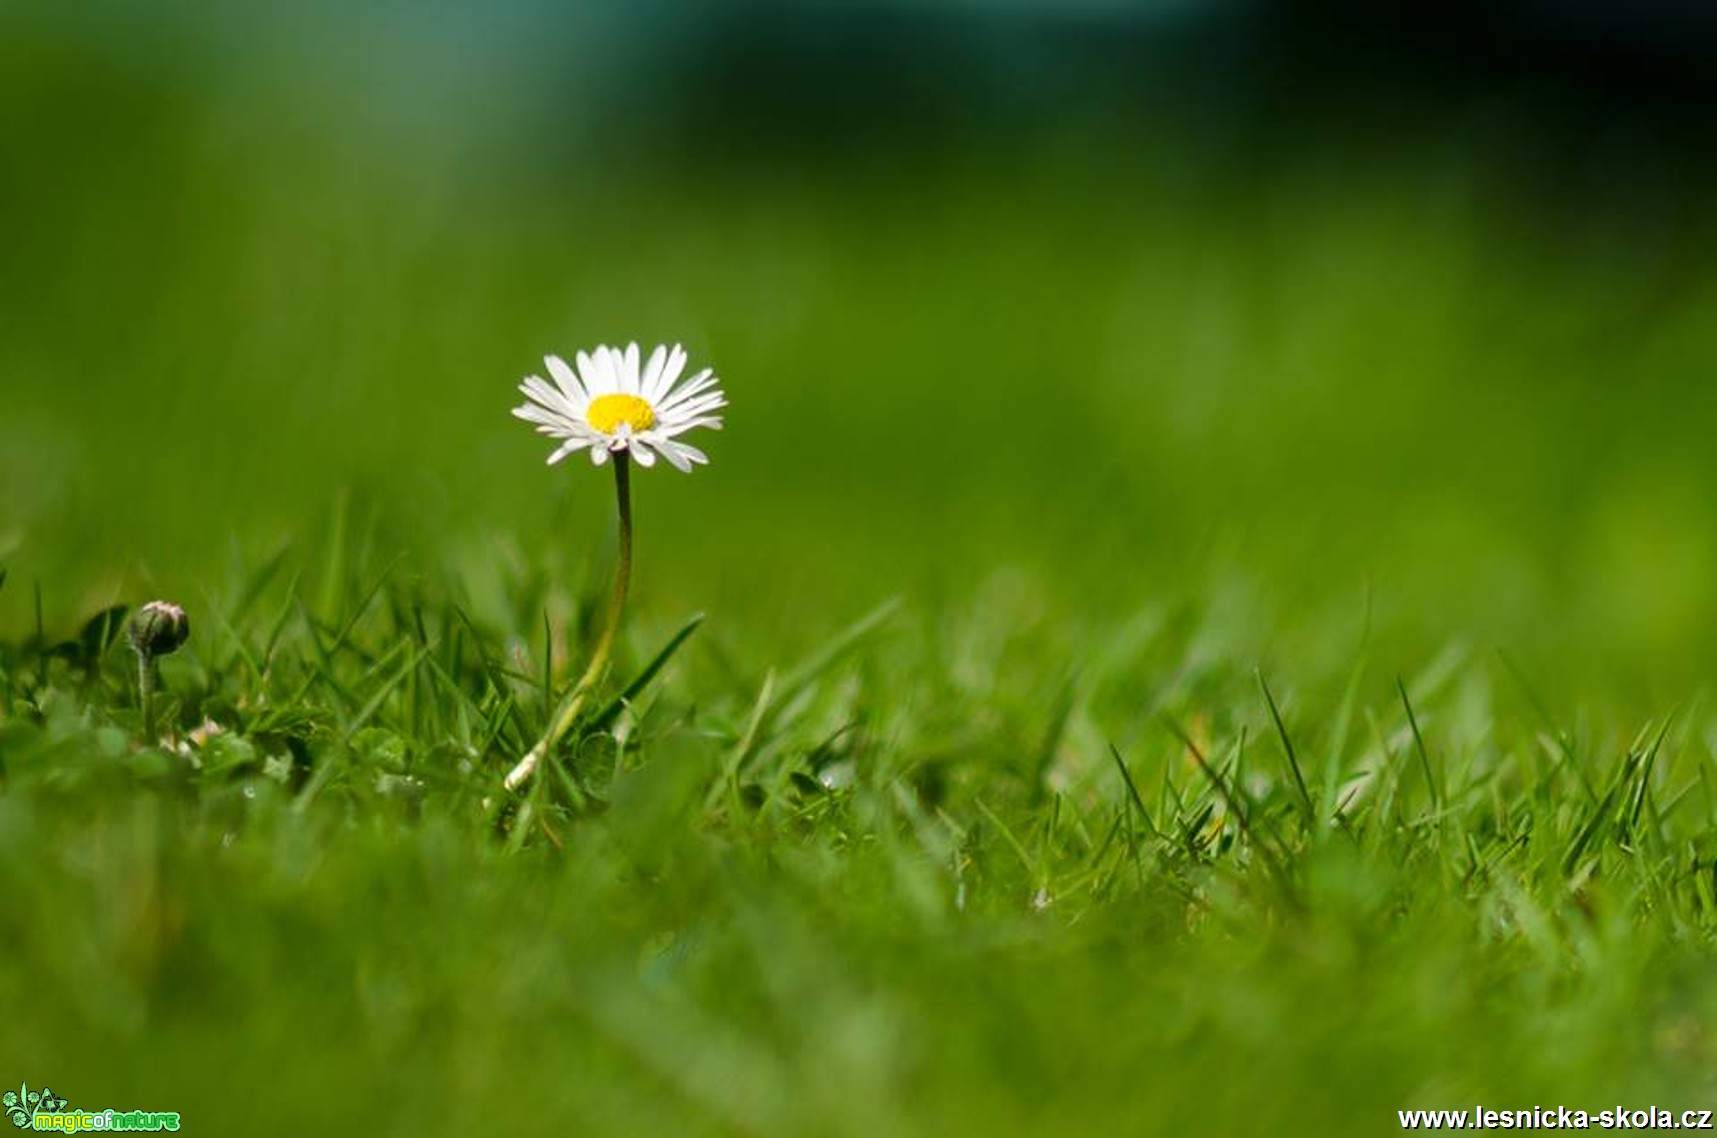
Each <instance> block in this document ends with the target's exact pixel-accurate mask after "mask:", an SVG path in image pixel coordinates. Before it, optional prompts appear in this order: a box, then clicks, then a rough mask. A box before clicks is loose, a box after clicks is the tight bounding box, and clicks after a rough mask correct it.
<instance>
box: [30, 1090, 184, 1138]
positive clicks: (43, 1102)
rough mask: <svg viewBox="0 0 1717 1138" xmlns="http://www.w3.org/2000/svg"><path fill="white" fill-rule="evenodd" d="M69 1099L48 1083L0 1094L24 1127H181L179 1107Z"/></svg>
mask: <svg viewBox="0 0 1717 1138" xmlns="http://www.w3.org/2000/svg"><path fill="white" fill-rule="evenodd" d="M67 1105H68V1104H67V1102H66V1100H65V1099H63V1098H61V1097H60V1096H58V1095H56V1094H55V1093H54V1092H53V1091H51V1090H49V1089H48V1088H47V1087H42V1088H41V1089H40V1090H34V1091H33V1090H31V1089H30V1086H29V1084H28V1083H23V1084H20V1085H19V1087H18V1089H17V1090H15V1091H7V1092H5V1093H4V1094H0V1108H4V1109H5V1111H6V1117H8V1118H10V1119H11V1120H12V1125H13V1126H16V1127H17V1128H18V1129H20V1130H46V1131H49V1132H54V1131H58V1132H59V1133H61V1134H81V1133H83V1132H84V1131H86V1130H119V1131H138V1130H142V1131H149V1130H177V1129H179V1112H178V1111H176V1110H167V1111H163V1110H68V1109H66V1107H67Z"/></svg>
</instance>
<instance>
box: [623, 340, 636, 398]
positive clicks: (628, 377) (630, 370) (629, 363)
mask: <svg viewBox="0 0 1717 1138" xmlns="http://www.w3.org/2000/svg"><path fill="white" fill-rule="evenodd" d="M620 390H621V391H624V392H625V393H626V394H628V395H636V394H638V343H637V341H633V342H632V343H630V344H627V345H626V352H625V354H624V355H622V356H621V357H620Z"/></svg>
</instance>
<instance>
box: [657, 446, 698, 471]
mask: <svg viewBox="0 0 1717 1138" xmlns="http://www.w3.org/2000/svg"><path fill="white" fill-rule="evenodd" d="M656 449H657V450H659V451H661V452H662V457H663V458H665V459H667V460H668V461H669V462H671V463H673V464H674V469H675V470H679V471H683V472H684V473H686V474H690V473H691V472H692V462H691V459H689V458H687V457H686V455H685V452H684V451H683V450H681V449H680V444H679V443H676V442H672V441H670V440H668V439H663V440H661V441H659V442H657V443H656Z"/></svg>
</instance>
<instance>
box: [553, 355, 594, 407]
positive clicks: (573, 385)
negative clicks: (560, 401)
mask: <svg viewBox="0 0 1717 1138" xmlns="http://www.w3.org/2000/svg"><path fill="white" fill-rule="evenodd" d="M543 365H544V366H545V367H547V368H548V373H549V374H550V375H552V376H554V382H555V384H556V386H558V387H559V388H560V390H561V392H562V394H564V395H565V396H566V397H567V398H568V399H570V400H574V401H584V400H588V399H589V398H590V396H589V395H588V394H587V393H586V392H585V390H584V385H583V384H582V383H580V382H578V375H577V374H576V373H575V372H574V371H573V370H572V368H570V367H569V366H567V362H566V361H565V360H563V359H561V358H560V357H559V356H544V357H543Z"/></svg>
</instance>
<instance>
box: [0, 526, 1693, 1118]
mask: <svg viewBox="0 0 1717 1138" xmlns="http://www.w3.org/2000/svg"><path fill="white" fill-rule="evenodd" d="M335 544H338V543H335ZM301 568H302V567H301V566H297V565H295V564H294V561H293V557H292V555H291V554H290V553H289V552H283V553H282V554H280V555H279V556H278V557H276V558H273V559H270V560H267V561H264V562H261V563H259V564H258V565H256V566H253V567H251V568H250V569H249V570H248V571H247V572H246V573H244V574H240V575H235V576H234V577H233V578H232V579H231V580H230V581H229V582H228V587H227V588H226V589H224V590H216V591H214V592H213V593H212V595H211V596H210V597H209V598H208V600H207V602H206V603H205V604H203V605H201V606H195V607H193V609H192V620H193V622H194V635H193V638H192V640H191V642H190V644H189V645H188V646H187V647H186V649H185V650H184V651H183V652H181V653H180V654H178V655H175V656H173V657H170V658H168V659H167V660H165V661H164V667H163V673H164V675H163V680H164V688H165V708H166V712H167V714H166V716H165V718H166V719H167V720H168V721H170V723H171V724H172V727H171V730H170V732H169V735H168V737H167V739H166V741H165V742H164V743H163V744H162V745H159V746H150V745H148V744H147V741H146V740H144V739H142V738H141V737H140V726H141V725H140V720H139V713H138V709H137V707H136V696H135V691H134V665H133V661H132V659H131V657H130V654H129V651H128V650H127V648H126V645H125V643H124V639H123V637H122V636H119V637H115V636H114V635H113V633H114V631H115V628H116V626H115V625H114V624H113V622H112V620H111V619H101V618H98V619H96V620H94V621H92V622H91V623H90V624H89V625H88V626H87V627H86V628H85V629H84V630H83V631H82V633H81V634H79V635H75V636H68V637H65V638H64V639H62V638H60V637H57V636H52V635H48V636H42V637H36V636H30V637H25V638H21V639H18V640H14V641H11V642H8V643H6V644H5V646H4V649H3V651H0V761H3V763H4V784H3V785H4V792H3V793H0V896H4V897H5V898H6V916H5V918H4V920H0V945H3V947H4V953H5V957H6V961H7V967H6V968H5V969H3V970H0V1002H3V1005H4V1006H5V1007H7V1008H8V1009H9V1025H10V1026H9V1028H8V1030H7V1031H6V1032H5V1033H4V1043H3V1044H0V1068H3V1069H4V1070H5V1071H6V1072H9V1073H12V1074H14V1075H18V1076H22V1077H24V1078H25V1079H27V1080H29V1081H30V1082H31V1083H32V1085H39V1084H40V1083H42V1082H44V1081H51V1084H52V1086H53V1088H54V1089H55V1090H56V1091H57V1092H58V1093H59V1094H60V1095H62V1096H66V1097H69V1098H70V1099H71V1100H72V1103H73V1106H74V1107H84V1108H86V1109H87V1108H96V1109H100V1108H102V1107H105V1106H108V1105H111V1106H114V1107H116V1108H123V1109H131V1108H134V1107H141V1108H146V1109H172V1110H179V1111H182V1112H183V1114H184V1116H185V1129H186V1132H193V1133H288V1132H301V1131H306V1130H308V1131H312V1132H318V1131H331V1130H335V1129H344V1128H349V1127H357V1128H361V1129H365V1130H373V1131H378V1132H383V1133H414V1132H428V1133H447V1134H451V1133H459V1132H465V1133H501V1132H515V1131H521V1130H525V1129H536V1128H541V1127H543V1126H545V1125H549V1124H550V1121H549V1120H552V1124H553V1126H554V1127H556V1128H564V1127H567V1126H571V1127H572V1128H574V1129H578V1130H594V1131H596V1132H599V1133H662V1134H668V1133H675V1134H678V1133H711V1134H775V1133H781V1134H785V1133H795V1134H806V1133H828V1134H878V1133H887V1134H946V1133H1076V1132H1080V1131H1082V1130H1086V1129H1105V1130H1108V1129H1114V1128H1117V1127H1119V1128H1122V1129H1125V1130H1127V1131H1129V1132H1161V1133H1175V1132H1182V1131H1185V1130H1192V1131H1197V1132H1249V1131H1257V1132H1265V1133H1270V1132H1284V1131H1288V1130H1301V1131H1303V1130H1304V1129H1306V1128H1310V1127H1312V1126H1317V1127H1327V1128H1330V1129H1332V1130H1334V1131H1340V1132H1352V1133H1378V1132H1383V1131H1386V1130H1393V1129H1395V1128H1396V1125H1397V1124H1396V1115H1395V1112H1396V1110H1398V1109H1400V1108H1405V1107H1413V1106H1439V1107H1440V1106H1471V1105H1475V1104H1481V1103H1482V1104H1485V1105H1488V1106H1492V1107H1508V1108H1521V1107H1530V1106H1533V1105H1542V1104H1552V1105H1554V1104H1557V1103H1564V1104H1567V1105H1570V1106H1578V1107H1583V1108H1586V1109H1590V1110H1597V1109H1601V1108H1604V1107H1611V1106H1614V1105H1616V1103H1618V1102H1620V1103H1625V1104H1628V1105H1638V1106H1643V1105H1647V1104H1657V1105H1660V1106H1670V1107H1674V1108H1675V1109H1678V1110H1679V1109H1683V1108H1691V1107H1697V1106H1699V1105H1701V1103H1709V1102H1711V1101H1712V1100H1713V1098H1717V1086H1714V1085H1713V1078H1712V1076H1711V1071H1712V1069H1713V1065H1712V1060H1713V1057H1714V1043H1713V1039H1712V1037H1711V1034H1710V1027H1709V1025H1710V1023H1711V1022H1712V1015H1713V1013H1717V966H1714V965H1713V962H1712V957H1711V955H1710V948H1711V940H1712V933H1713V931H1714V929H1717V895H1714V880H1717V868H1714V866H1717V829H1714V827H1713V820H1714V819H1717V797H1714V794H1713V786H1712V764H1713V753H1712V750H1711V740H1712V739H1713V738H1714V737H1717V735H1714V734H1713V728H1714V727H1717V723H1714V721H1713V720H1712V717H1711V715H1710V712H1709V710H1708V709H1706V708H1704V707H1701V706H1690V707H1684V708H1681V709H1679V710H1677V709H1668V708H1665V709H1662V710H1661V711H1660V712H1658V713H1657V714H1656V715H1655V716H1654V717H1650V718H1642V719H1640V720H1638V721H1637V722H1624V721H1616V722H1601V721H1594V720H1593V718H1592V717H1590V716H1588V715H1586V714H1583V713H1575V714H1573V715H1571V716H1569V715H1564V714H1561V713H1558V712H1557V711H1556V710H1555V707H1554V704H1553V703H1552V704H1546V703H1545V702H1544V701H1543V700H1542V699H1541V697H1540V696H1539V695H1538V694H1536V693H1535V692H1534V689H1533V685H1532V683H1531V681H1530V679H1529V678H1528V677H1524V676H1522V675H1520V674H1519V673H1518V672H1517V671H1515V670H1513V669H1511V667H1510V666H1509V664H1508V662H1507V661H1506V660H1504V659H1502V658H1487V657H1483V656H1474V655H1470V654H1462V653H1459V652H1454V653H1450V654H1446V655H1444V656H1442V657H1439V658H1438V659H1436V660H1434V661H1432V662H1431V663H1430V664H1429V666H1428V667H1427V668H1426V669H1424V670H1423V671H1422V672H1420V673H1417V674H1410V675H1404V676H1397V675H1395V674H1393V673H1391V672H1389V671H1388V670H1387V669H1384V668H1381V667H1378V666H1374V665H1371V664H1369V663H1368V662H1367V659H1368V657H1367V646H1366V645H1365V644H1363V643H1357V644H1356V645H1355V647H1354V650H1353V653H1352V655H1351V657H1350V658H1349V660H1348V664H1347V667H1346V668H1345V669H1344V670H1342V671H1340V672H1331V673H1330V674H1327V675H1314V676H1292V675H1281V676H1270V677H1260V676H1258V675H1255V674H1253V673H1252V672H1250V671H1248V670H1247V669H1246V668H1245V667H1244V666H1242V665H1240V664H1238V663H1237V662H1236V660H1235V659H1234V658H1233V655H1232V651H1231V650H1232V649H1233V648H1234V646H1235V644H1236V643H1238V642H1239V641H1238V639H1237V637H1238V635H1239V633H1238V630H1236V629H1235V628H1234V627H1233V626H1232V625H1231V624H1229V623H1227V622H1226V621H1225V619H1224V618H1223V617H1222V616H1221V615H1220V614H1219V613H1217V612H1216V611H1214V610H1213V609H1211V608H1209V607H1206V608H1203V609H1200V608H1188V609H1187V610H1186V611H1179V612H1176V611H1156V612H1150V611H1147V612H1143V613H1141V614H1140V615H1139V616H1138V617H1137V619H1134V620H1132V621H1127V622H1121V623H1119V624H1112V625H1110V626H1109V627H1107V628H1102V627H1096V626H1091V627H1077V626H1074V625H1072V624H1070V623H1069V622H1064V621H1060V620H1057V619H1054V618H1052V617H1051V616H1049V615H1046V613H1045V612H1044V610H1043V609H1042V607H1041V606H1040V605H1037V604H1035V603H1033V602H1031V601H1030V600H1029V597H1028V592H1027V591H1026V590H1024V589H1023V588H1022V587H1021V585H1020V583H1019V582H1017V581H1016V582H1012V583H1011V584H1010V583H1008V582H1005V581H1004V582H1000V583H995V584H993V585H992V586H991V587H990V588H989V590H988V592H987V593H986V594H985V596H984V598H983V601H984V603H983V604H981V605H978V606H975V607H974V608H972V609H971V610H969V611H965V612H959V611H950V612H945V613H934V612H927V611H924V610H923V609H922V608H919V607H915V606H913V605H911V604H904V605H893V606H888V607H885V608H884V609H882V610H879V611H877V612H875V613H872V614H870V615H868V616H865V617H863V618H862V619H859V620H857V621H856V623H854V624H853V625H851V626H850V627H849V628H847V629H845V630H840V629H834V628H831V629H829V630H827V631H826V633H825V634H824V636H823V637H822V638H821V639H820V643H818V645H817V646H816V648H815V649H814V650H813V651H812V652H811V653H810V654H809V655H808V656H807V657H806V658H804V659H802V660H797V661H794V660H780V661H775V662H773V664H772V665H770V664H759V663H756V662H753V661H745V662H742V663H736V662H735V661H734V660H733V659H732V653H731V652H730V651H729V650H727V649H726V648H724V645H723V641H724V638H725V634H724V632H723V630H722V628H721V622H720V621H710V622H707V623H706V624H705V625H703V626H701V627H698V628H696V629H695V630H694V631H693V632H692V634H691V635H690V636H689V637H688V638H686V639H684V640H683V641H681V642H680V647H679V650H678V651H677V652H675V653H673V654H672V658H671V659H668V660H666V661H658V659H657V658H656V657H657V653H658V652H659V650H661V649H662V648H663V646H664V645H671V644H672V643H674V633H675V628H674V626H672V625H664V626H663V627H660V628H654V627H649V626H648V624H647V622H646V626H644V627H640V628H638V629H634V630H633V631H632V633H631V634H630V635H629V636H628V637H627V638H626V639H627V641H628V653H629V654H628V655H626V656H624V657H623V663H622V666H621V669H620V671H619V679H620V680H623V681H629V680H632V679H633V678H634V677H636V678H637V679H638V680H639V681H640V682H639V683H636V684H632V685H631V686H630V687H629V688H623V686H622V684H621V683H620V682H618V681H617V682H615V683H613V684H611V685H610V688H609V694H610V695H614V696H615V697H616V698H615V699H614V700H613V701H612V702H605V703H603V705H602V706H601V708H600V709H599V710H598V712H597V714H595V715H594V716H593V717H592V718H590V719H588V720H587V721H586V722H585V725H584V727H583V729H582V730H581V731H580V732H578V733H576V734H577V735H578V738H577V739H576V741H575V742H569V743H568V745H567V746H565V747H563V748H562V751H561V753H560V755H559V757H558V761H557V763H556V764H555V766H554V768H553V770H552V773H551V775H550V777H547V778H544V779H542V780H539V781H538V782H537V783H535V784H533V786H532V789H531V790H530V791H529V792H528V793H527V794H526V795H525V796H524V797H523V798H521V799H518V800H507V801H506V802H505V804H504V805H503V806H501V807H500V808H499V809H497V808H496V803H495V800H496V799H498V798H503V799H504V798H505V796H502V795H500V794H499V780H500V777H501V774H502V773H503V772H504V770H505V769H506V766H507V765H508V763H509V762H510V761H511V759H512V758H513V757H515V756H516V755H517V754H518V753H520V751H521V750H522V749H523V748H524V747H526V746H528V745H529V743H530V742H531V741H532V740H534V738H535V737H536V735H537V733H539V732H540V731H541V729H542V727H543V725H544V724H545V722H546V720H547V717H548V715H549V714H550V711H551V703H552V701H553V692H554V691H555V690H556V688H557V685H559V684H564V683H565V682H566V678H567V677H568V676H569V675H576V673H577V670H578V669H579V667H580V665H581V663H582V656H581V652H582V650H583V647H584V646H585V644H586V643H587V642H588V639H589V632H590V630H589V629H588V628H587V627H585V626H584V624H583V623H581V622H580V621H579V620H578V619H577V618H576V616H575V617H573V618H571V619H569V620H566V621H556V620H545V618H544V616H543V613H544V611H545V598H544V590H545V588H546V586H543V585H541V584H540V583H538V584H536V585H532V584H530V583H528V582H511V583H506V582H503V583H501V584H500V585H498V586H497V587H496V589H495V590H494V592H493V593H491V594H488V595H485V596H472V595H471V593H470V590H469V588H468V587H467V586H465V585H462V584H459V583H456V582H453V581H444V582H436V581H429V582H425V581H424V580H416V581H412V580H409V579H408V575H406V574H404V573H402V571H401V570H400V569H399V568H398V567H397V566H396V567H392V568H390V567H389V566H387V565H384V564H379V563H373V562H372V559H371V558H369V557H368V555H367V554H359V553H354V554H352V555H350V559H349V561H348V562H346V563H344V564H341V565H338V566H336V567H335V568H336V569H337V570H338V571H337V572H334V573H332V574H330V575H328V577H327V579H325V580H320V581H318V580H315V579H313V576H311V577H301V576H299V570H300V569H301ZM3 587H4V592H3V593H0V596H3V597H5V598H7V599H8V600H9V602H10V603H12V604H17V603H19V602H20V601H21V600H23V598H22V597H21V595H20V593H19V584H18V582H17V581H16V580H11V581H8V582H6V583H5V584H4V586H3ZM595 599H596V598H595V597H594V596H592V597H591V598H590V600H591V601H592V603H591V604H588V605H583V606H575V611H591V610H593V609H594V607H595V605H594V601H595ZM550 646H552V651H551V650H549V647H550ZM658 662H661V663H664V665H665V666H663V667H661V668H660V670H656V668H655V665H656V664H657V663H658ZM643 680H651V681H652V682H649V683H647V684H646V683H643V682H641V681H643ZM628 691H629V692H630V694H629V696H628ZM205 724H212V725H216V726H217V727H218V731H214V732H211V731H210V730H209V729H208V728H207V727H206V726H205V729H204V731H203V732H201V733H200V734H195V735H194V734H193V729H194V728H197V727H198V726H199V725H205ZM96 1099H100V1100H101V1101H100V1102H97V1101H95V1100H96Z"/></svg>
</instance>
